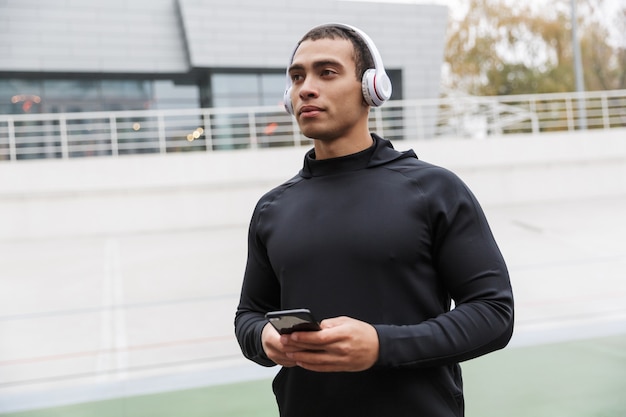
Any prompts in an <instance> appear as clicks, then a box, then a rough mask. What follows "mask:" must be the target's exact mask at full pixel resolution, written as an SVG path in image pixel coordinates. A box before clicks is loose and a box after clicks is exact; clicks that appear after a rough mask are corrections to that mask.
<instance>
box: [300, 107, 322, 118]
mask: <svg viewBox="0 0 626 417" xmlns="http://www.w3.org/2000/svg"><path fill="white" fill-rule="evenodd" d="M322 111H323V110H322V109H321V108H319V107H317V106H302V107H301V108H300V112H299V113H300V116H302V117H315V116H317V115H318V114H320V113H321V112H322Z"/></svg>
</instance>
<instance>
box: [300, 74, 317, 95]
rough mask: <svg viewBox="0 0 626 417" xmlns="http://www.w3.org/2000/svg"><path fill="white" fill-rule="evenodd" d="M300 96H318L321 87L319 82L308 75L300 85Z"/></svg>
mask: <svg viewBox="0 0 626 417" xmlns="http://www.w3.org/2000/svg"><path fill="white" fill-rule="evenodd" d="M298 94H299V95H300V98H303V99H304V98H312V97H317V95H318V94H319V89H318V85H317V82H316V81H315V79H314V78H313V77H306V78H305V79H304V81H302V84H301V86H300V91H299V92H298Z"/></svg>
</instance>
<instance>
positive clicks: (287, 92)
mask: <svg viewBox="0 0 626 417" xmlns="http://www.w3.org/2000/svg"><path fill="white" fill-rule="evenodd" d="M283 105H284V106H285V110H286V111H287V113H289V114H291V115H293V114H294V111H293V104H292V103H291V87H289V88H287V89H286V90H285V94H284V95H283Z"/></svg>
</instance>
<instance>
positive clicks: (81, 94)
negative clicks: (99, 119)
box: [43, 80, 100, 100]
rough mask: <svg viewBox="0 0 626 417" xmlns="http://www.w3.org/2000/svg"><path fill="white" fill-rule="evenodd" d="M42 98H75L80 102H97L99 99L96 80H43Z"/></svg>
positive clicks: (98, 86) (98, 84) (98, 88)
mask: <svg viewBox="0 0 626 417" xmlns="http://www.w3.org/2000/svg"><path fill="white" fill-rule="evenodd" d="M43 96H44V97H45V99H46V100H50V99H52V98H63V99H68V98H77V99H81V100H97V99H99V98H100V83H99V81H98V80H44V81H43Z"/></svg>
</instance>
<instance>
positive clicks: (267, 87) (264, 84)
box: [261, 74, 286, 106]
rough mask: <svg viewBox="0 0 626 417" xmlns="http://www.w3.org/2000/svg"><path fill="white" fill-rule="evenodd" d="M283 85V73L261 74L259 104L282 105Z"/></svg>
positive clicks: (284, 83)
mask: <svg viewBox="0 0 626 417" xmlns="http://www.w3.org/2000/svg"><path fill="white" fill-rule="evenodd" d="M285 86H286V76H285V74H261V104H262V105H268V106H269V105H274V104H276V105H278V106H282V104H283V94H284V93H285Z"/></svg>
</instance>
